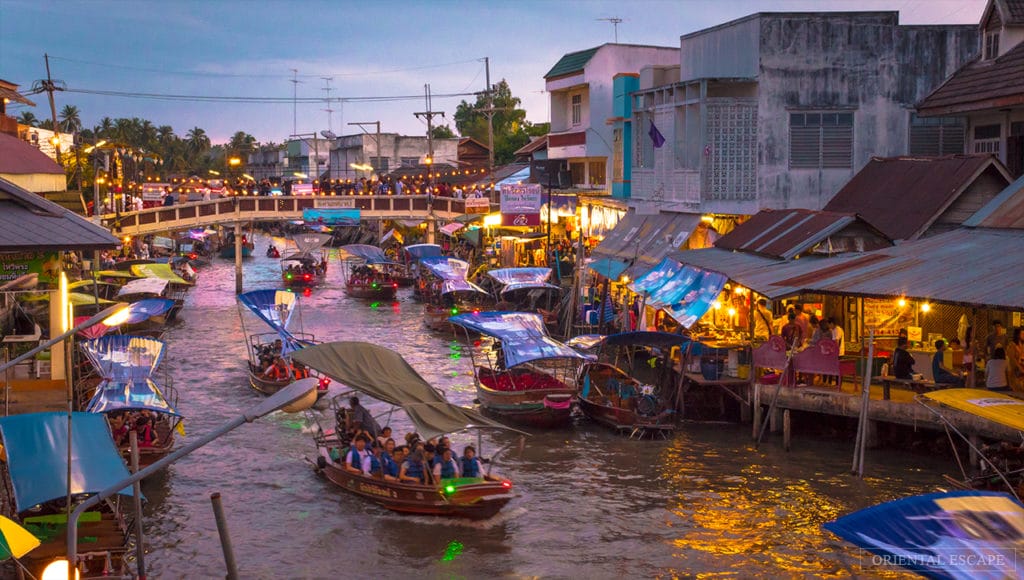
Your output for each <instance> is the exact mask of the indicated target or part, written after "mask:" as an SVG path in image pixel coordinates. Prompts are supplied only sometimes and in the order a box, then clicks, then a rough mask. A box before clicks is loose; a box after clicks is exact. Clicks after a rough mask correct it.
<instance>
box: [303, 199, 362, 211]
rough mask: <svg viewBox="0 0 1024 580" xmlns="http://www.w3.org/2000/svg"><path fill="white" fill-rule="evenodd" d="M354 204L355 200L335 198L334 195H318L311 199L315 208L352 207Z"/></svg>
mask: <svg viewBox="0 0 1024 580" xmlns="http://www.w3.org/2000/svg"><path fill="white" fill-rule="evenodd" d="M355 206H356V200H354V199H351V198H348V199H345V198H336V197H318V198H316V199H314V200H313V207H316V208H321V207H322V208H336V209H344V208H349V209H351V208H354V207H355Z"/></svg>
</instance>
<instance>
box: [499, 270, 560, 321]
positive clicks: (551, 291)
mask: <svg viewBox="0 0 1024 580" xmlns="http://www.w3.org/2000/svg"><path fill="white" fill-rule="evenodd" d="M549 278H551V268H499V269H497V270H489V271H488V272H487V276H486V278H485V280H487V281H489V282H490V284H489V285H487V286H485V289H487V290H490V291H492V293H493V294H494V298H495V299H496V300H497V301H498V305H499V306H498V310H510V311H514V312H536V313H538V314H540V315H542V316H543V317H544V324H546V325H547V326H548V327H549V328H550V327H554V326H557V324H558V309H559V307H560V305H561V301H562V294H563V292H562V287H561V286H555V285H554V284H550V283H548V279H549ZM481 284H483V283H481ZM488 286H489V287H488Z"/></svg>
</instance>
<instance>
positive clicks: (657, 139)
mask: <svg viewBox="0 0 1024 580" xmlns="http://www.w3.org/2000/svg"><path fill="white" fill-rule="evenodd" d="M647 134H648V135H650V136H651V141H654V147H655V148H658V147H661V146H662V145H664V144H665V137H663V136H662V135H661V131H659V130H658V128H657V127H655V126H654V121H651V130H650V131H648V132H647Z"/></svg>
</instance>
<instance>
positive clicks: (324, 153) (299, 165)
mask: <svg viewBox="0 0 1024 580" xmlns="http://www.w3.org/2000/svg"><path fill="white" fill-rule="evenodd" d="M331 144H332V142H331V141H329V140H327V139H321V138H319V137H316V138H312V137H298V138H294V139H289V140H288V142H287V143H286V144H285V172H286V173H287V174H288V176H293V174H295V173H303V174H305V175H308V176H309V179H318V178H319V177H320V176H321V175H323V174H324V173H326V172H328V171H330V167H331ZM254 177H255V176H254Z"/></svg>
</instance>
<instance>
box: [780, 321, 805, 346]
mask: <svg viewBox="0 0 1024 580" xmlns="http://www.w3.org/2000/svg"><path fill="white" fill-rule="evenodd" d="M788 318H789V322H787V323H786V324H785V325H784V326H783V327H782V330H781V331H780V332H779V334H780V335H781V336H782V339H783V340H785V341H786V348H787V349H789V350H797V349H799V348H800V345H802V344H803V343H804V335H803V331H802V330H801V329H800V325H799V324H797V322H796V312H795V311H791V312H790V313H789V314H788Z"/></svg>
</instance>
